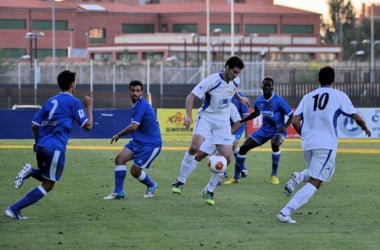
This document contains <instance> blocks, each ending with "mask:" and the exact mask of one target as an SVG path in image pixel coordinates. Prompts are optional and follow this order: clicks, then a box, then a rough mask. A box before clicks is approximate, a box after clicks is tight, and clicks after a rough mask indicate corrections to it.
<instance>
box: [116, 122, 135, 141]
mask: <svg viewBox="0 0 380 250" xmlns="http://www.w3.org/2000/svg"><path fill="white" fill-rule="evenodd" d="M139 125H140V124H138V123H134V122H132V123H131V124H129V125H128V126H127V127H126V128H124V129H123V130H121V131H120V132H119V133H117V134H116V135H114V136H112V138H111V144H112V143H113V142H117V141H118V140H119V139H120V137H123V136H125V135H128V134H130V133H132V132H134V131H135V130H136V129H137V128H138V127H139Z"/></svg>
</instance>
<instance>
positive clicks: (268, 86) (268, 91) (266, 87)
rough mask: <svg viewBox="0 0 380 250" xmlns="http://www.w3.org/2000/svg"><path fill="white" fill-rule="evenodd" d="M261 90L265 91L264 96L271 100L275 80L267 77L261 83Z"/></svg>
mask: <svg viewBox="0 0 380 250" xmlns="http://www.w3.org/2000/svg"><path fill="white" fill-rule="evenodd" d="M261 89H262V90H263V93H264V96H265V97H266V98H269V97H270V96H271V95H272V93H273V89H274V81H273V78H272V77H270V76H267V77H265V78H264V79H263V81H262V83H261Z"/></svg>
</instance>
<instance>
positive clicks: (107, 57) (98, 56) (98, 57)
mask: <svg viewBox="0 0 380 250" xmlns="http://www.w3.org/2000/svg"><path fill="white" fill-rule="evenodd" d="M91 59H93V60H95V61H104V62H106V61H112V53H93V54H91Z"/></svg>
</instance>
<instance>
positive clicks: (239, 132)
mask: <svg viewBox="0 0 380 250" xmlns="http://www.w3.org/2000/svg"><path fill="white" fill-rule="evenodd" d="M245 128H246V126H241V127H240V128H239V129H238V130H236V131H235V133H234V134H233V136H234V137H235V140H237V141H240V139H241V137H242V136H243V133H244V132H245Z"/></svg>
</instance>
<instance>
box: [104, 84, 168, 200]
mask: <svg viewBox="0 0 380 250" xmlns="http://www.w3.org/2000/svg"><path fill="white" fill-rule="evenodd" d="M129 95H130V97H131V100H132V103H133V105H132V117H131V123H130V124H129V125H128V126H127V127H126V128H124V129H123V130H121V131H120V132H118V133H117V134H115V135H114V136H113V137H112V138H111V144H112V143H114V142H117V141H118V140H119V139H120V138H121V137H123V136H125V135H128V134H131V135H132V140H131V141H129V142H128V143H127V144H125V145H124V147H123V148H122V150H121V151H120V152H119V153H118V154H117V156H116V158H115V171H114V176H115V187H114V190H113V192H112V193H111V194H109V195H107V196H106V197H104V199H105V200H112V199H118V200H120V199H124V198H125V192H124V187H123V186H124V180H125V177H126V175H127V165H126V163H127V162H128V161H130V160H132V159H133V164H132V166H131V169H130V172H131V175H132V176H133V177H134V178H136V179H137V180H139V181H140V182H141V183H142V184H144V185H145V186H146V192H145V194H144V196H143V197H144V198H152V197H153V196H154V193H155V192H156V189H157V183H156V182H155V181H153V180H152V179H151V178H150V177H149V175H148V173H147V172H146V171H144V169H148V168H149V167H150V165H151V164H152V162H153V160H154V159H155V158H156V157H157V156H158V155H159V154H160V152H161V147H162V138H161V132H160V126H159V124H158V121H157V116H156V113H155V111H154V110H153V108H152V106H151V105H150V104H149V103H148V102H147V101H146V100H145V99H144V98H143V85H142V83H141V82H140V81H137V80H134V81H131V82H130V83H129Z"/></svg>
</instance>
